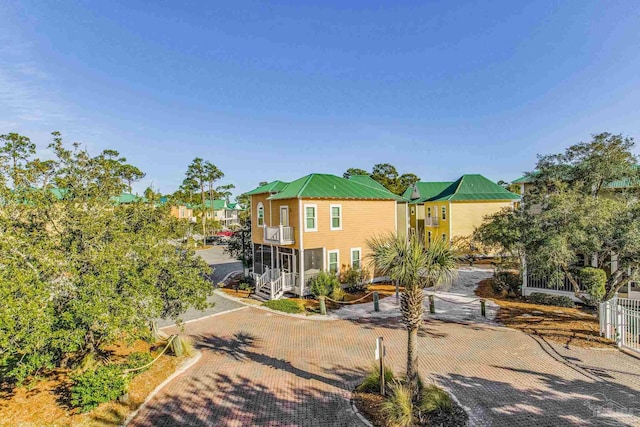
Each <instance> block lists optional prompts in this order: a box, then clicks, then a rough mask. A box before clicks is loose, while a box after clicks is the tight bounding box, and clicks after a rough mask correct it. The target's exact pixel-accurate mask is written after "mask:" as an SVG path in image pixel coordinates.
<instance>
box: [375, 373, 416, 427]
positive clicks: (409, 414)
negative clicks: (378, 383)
mask: <svg viewBox="0 0 640 427" xmlns="http://www.w3.org/2000/svg"><path fill="white" fill-rule="evenodd" d="M380 408H381V409H382V412H383V413H384V414H385V416H386V417H387V421H388V423H389V424H390V425H392V426H397V427H409V426H413V425H415V422H414V421H415V420H414V415H413V409H414V407H413V396H412V393H411V389H410V388H409V387H408V386H407V385H405V384H402V383H399V382H396V383H394V384H393V385H392V386H391V395H390V396H389V398H388V399H386V400H385V401H384V402H382V404H381V406H380Z"/></svg>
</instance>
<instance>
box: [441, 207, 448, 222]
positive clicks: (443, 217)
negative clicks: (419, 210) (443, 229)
mask: <svg viewBox="0 0 640 427" xmlns="http://www.w3.org/2000/svg"><path fill="white" fill-rule="evenodd" d="M442 219H447V207H446V206H443V207H442Z"/></svg>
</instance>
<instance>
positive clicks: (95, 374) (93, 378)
mask: <svg viewBox="0 0 640 427" xmlns="http://www.w3.org/2000/svg"><path fill="white" fill-rule="evenodd" d="M71 381H72V386H71V404H72V405H73V406H75V407H78V408H80V410H81V411H82V412H86V411H89V410H91V409H93V408H95V407H96V406H98V405H99V404H100V403H103V402H109V401H111V400H115V399H117V398H118V397H120V396H122V395H123V394H125V393H126V392H127V385H128V380H127V378H125V376H124V375H123V374H122V368H121V367H120V366H118V365H107V366H100V367H98V368H96V369H95V370H91V371H86V372H83V373H81V374H78V375H73V376H72V377H71Z"/></svg>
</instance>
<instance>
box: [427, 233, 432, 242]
mask: <svg viewBox="0 0 640 427" xmlns="http://www.w3.org/2000/svg"><path fill="white" fill-rule="evenodd" d="M427 243H428V244H431V232H430V231H427Z"/></svg>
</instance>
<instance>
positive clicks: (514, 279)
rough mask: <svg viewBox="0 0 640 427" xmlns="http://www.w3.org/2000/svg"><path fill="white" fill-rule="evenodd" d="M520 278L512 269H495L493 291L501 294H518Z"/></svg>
mask: <svg viewBox="0 0 640 427" xmlns="http://www.w3.org/2000/svg"><path fill="white" fill-rule="evenodd" d="M521 286H522V279H521V278H520V275H519V274H518V273H515V272H513V271H505V270H497V271H496V272H495V274H494V276H493V282H492V288H493V291H494V292H495V293H496V294H498V295H502V296H507V295H509V296H516V295H519V294H520V289H521Z"/></svg>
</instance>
